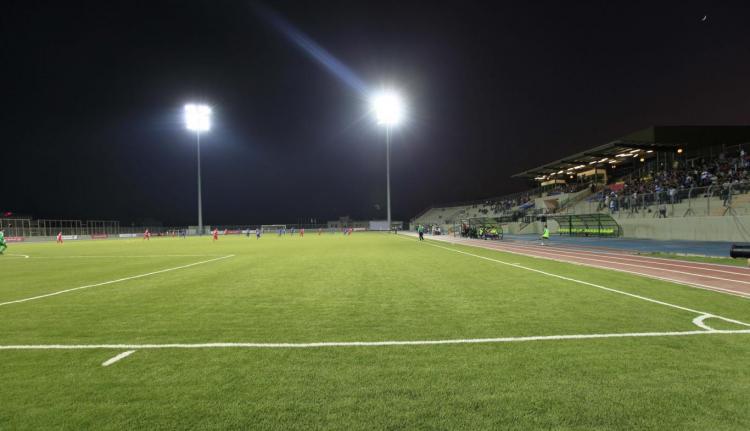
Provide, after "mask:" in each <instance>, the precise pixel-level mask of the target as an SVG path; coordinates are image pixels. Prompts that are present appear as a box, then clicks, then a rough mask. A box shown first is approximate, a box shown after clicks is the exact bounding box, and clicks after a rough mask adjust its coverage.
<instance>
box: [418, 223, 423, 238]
mask: <svg viewBox="0 0 750 431" xmlns="http://www.w3.org/2000/svg"><path fill="white" fill-rule="evenodd" d="M417 233H418V234H419V240H420V241H424V226H422V225H419V226H417Z"/></svg>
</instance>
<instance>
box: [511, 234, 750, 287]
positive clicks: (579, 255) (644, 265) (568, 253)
mask: <svg viewBox="0 0 750 431" xmlns="http://www.w3.org/2000/svg"><path fill="white" fill-rule="evenodd" d="M501 246H502V247H507V248H511V249H512V248H514V247H515V248H520V249H522V250H538V249H536V248H534V247H533V246H528V245H517V244H513V245H501ZM554 252H555V253H556V254H557V255H560V256H568V257H575V258H576V259H582V260H590V261H592V262H605V263H610V264H616V265H624V266H635V267H638V268H648V269H656V270H658V271H665V272H672V273H675V274H684V275H691V276H693V277H701V278H712V279H714V280H722V281H731V282H734V283H743V284H750V281H744V280H736V279H732V278H723V277H716V276H714V275H705V274H697V273H694V272H689V271H679V270H676V269H666V268H658V267H653V266H648V265H647V262H642V263H640V264H636V263H625V262H613V261H612V260H614V259H617V258H614V257H612V258H610V259H611V260H603V259H601V257H602V256H599V257H600V259H596V258H594V257H586V255H583V254H582V253H579V252H572V251H562V250H560V248H559V247H556V248H555V251H554ZM540 253H545V252H544V251H540ZM546 253H553V252H552V251H549V252H546ZM706 270H708V269H706ZM731 274H734V275H741V276H745V277H747V274H738V273H735V272H732V273H731Z"/></svg>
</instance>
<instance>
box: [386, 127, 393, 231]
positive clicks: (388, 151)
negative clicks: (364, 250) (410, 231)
mask: <svg viewBox="0 0 750 431" xmlns="http://www.w3.org/2000/svg"><path fill="white" fill-rule="evenodd" d="M385 183H386V188H385V199H386V206H387V207H388V230H389V231H390V230H391V229H393V227H392V225H391V126H390V125H387V126H385Z"/></svg>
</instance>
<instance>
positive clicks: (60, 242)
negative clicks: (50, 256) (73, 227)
mask: <svg viewBox="0 0 750 431" xmlns="http://www.w3.org/2000/svg"><path fill="white" fill-rule="evenodd" d="M57 243H58V244H62V243H63V239H62V232H58V233H57Z"/></svg>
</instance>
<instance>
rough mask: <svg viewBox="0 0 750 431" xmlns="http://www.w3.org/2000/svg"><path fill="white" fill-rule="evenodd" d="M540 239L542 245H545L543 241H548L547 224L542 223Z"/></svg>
mask: <svg viewBox="0 0 750 431" xmlns="http://www.w3.org/2000/svg"><path fill="white" fill-rule="evenodd" d="M540 239H541V240H542V245H547V243H546V242H545V241H549V228H548V227H547V225H546V224H545V225H544V230H543V231H542V237H541V238H540Z"/></svg>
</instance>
